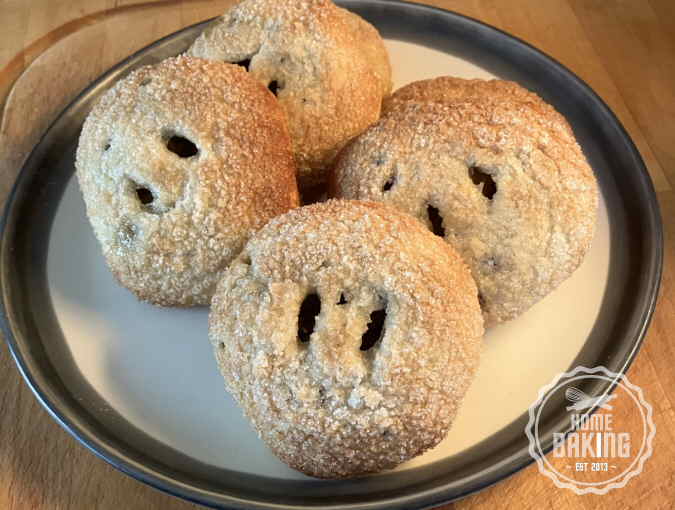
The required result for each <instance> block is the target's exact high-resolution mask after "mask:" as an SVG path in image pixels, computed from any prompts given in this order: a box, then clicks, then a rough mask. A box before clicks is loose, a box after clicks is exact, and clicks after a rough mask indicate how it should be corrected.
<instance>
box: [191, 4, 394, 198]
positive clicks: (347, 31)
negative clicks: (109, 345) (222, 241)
mask: <svg viewBox="0 0 675 510" xmlns="http://www.w3.org/2000/svg"><path fill="white" fill-rule="evenodd" d="M188 53H189V54H191V55H194V56H197V57H202V58H209V59H214V60H220V61H226V62H235V63H239V64H240V65H241V66H243V67H246V68H247V69H248V71H249V72H250V73H251V75H253V76H254V77H255V78H256V79H258V80H259V81H260V82H262V83H263V84H264V85H266V86H269V87H270V89H271V90H273V91H274V92H275V94H276V95H277V97H278V99H279V102H280V103H281V106H282V107H283V109H284V110H285V112H286V114H287V115H288V121H289V127H290V132H291V139H292V140H293V145H294V149H295V154H296V160H297V164H298V176H299V179H300V181H299V182H300V184H301V185H302V186H303V187H311V186H313V185H316V184H318V183H322V182H325V180H326V176H327V168H328V166H329V165H330V163H331V161H332V160H333V157H334V156H335V154H336V153H337V152H338V151H339V150H340V149H341V148H342V146H343V145H344V144H345V143H346V142H347V141H348V140H349V139H350V138H352V137H353V136H355V135H357V134H358V133H360V132H361V131H363V130H364V129H365V128H366V127H368V126H369V125H370V124H371V123H373V122H375V121H376V120H377V119H378V117H379V115H380V106H381V103H382V99H383V97H385V96H387V95H388V94H389V92H390V91H391V69H390V65H389V57H388V56H387V52H386V49H385V47H384V43H383V42H382V39H381V38H380V35H379V34H378V32H377V30H376V29H375V28H374V27H373V26H372V25H370V24H369V23H367V22H366V21H365V20H363V19H362V18H360V17H359V16H357V15H356V14H353V13H351V12H349V11H347V10H345V9H342V8H340V7H337V6H336V5H335V4H333V3H332V2H331V1H330V0H305V1H300V0H243V1H242V2H240V3H238V4H236V5H235V6H233V7H232V8H231V9H230V10H228V11H227V12H226V13H225V14H224V15H223V16H222V17H221V18H220V19H219V20H218V21H216V22H215V23H214V24H213V25H212V26H210V27H209V28H207V29H206V30H205V31H204V32H203V33H202V34H201V35H200V36H199V37H198V38H197V40H196V41H195V42H194V44H193V45H192V47H191V48H190V49H189V50H188Z"/></svg>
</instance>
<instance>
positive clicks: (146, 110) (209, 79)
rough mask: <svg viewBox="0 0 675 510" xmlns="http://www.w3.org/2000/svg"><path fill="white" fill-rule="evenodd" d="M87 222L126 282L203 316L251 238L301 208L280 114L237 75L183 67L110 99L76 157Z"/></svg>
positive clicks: (159, 70) (168, 64) (198, 63)
mask: <svg viewBox="0 0 675 510" xmlns="http://www.w3.org/2000/svg"><path fill="white" fill-rule="evenodd" d="M76 167H77V177H78V180H79V183H80V187H81V189H82V194H83V197H84V201H85V204H86V207H87V215H88V216H89V219H90V221H91V224H92V226H93V228H94V233H95V234H96V237H97V238H98V241H99V243H100V245H101V248H102V250H103V254H104V256H105V259H106V261H107V263H108V265H109V267H110V269H111V271H112V272H113V273H114V275H115V277H116V278H117V279H118V280H119V282H120V283H121V284H122V285H124V286H125V287H127V288H128V289H129V290H131V291H132V292H134V293H135V294H136V295H137V296H138V297H139V298H140V299H142V300H144V301H149V302H151V303H156V304H160V305H166V306H190V305H205V304H208V303H209V302H210V299H211V296H212V294H213V292H214V289H215V284H216V282H217V281H218V280H219V279H220V278H221V276H222V274H223V272H224V271H225V269H226V268H227V266H228V265H229V263H230V261H231V260H232V259H234V258H235V257H236V256H237V255H238V254H239V252H240V251H241V249H242V247H243V246H244V243H245V242H246V240H247V239H248V237H249V236H250V235H251V233H252V232H254V231H255V230H257V229H258V228H260V227H262V226H263V225H264V224H265V223H266V222H267V221H268V220H269V219H270V218H272V217H274V216H276V215H278V214H281V213H283V212H285V211H287V210H288V209H290V208H292V207H295V206H297V205H298V192H297V187H296V183H295V168H294V163H293V154H292V150H291V142H290V138H289V134H288V130H287V127H286V121H285V118H284V113H283V111H282V110H281V108H280V107H279V104H278V102H277V101H276V100H275V99H274V96H273V95H272V94H271V93H270V92H269V91H268V90H267V89H266V88H265V87H264V86H262V85H261V84H260V83H259V82H257V81H256V80H254V79H253V78H251V77H250V75H248V74H247V73H246V72H245V71H244V70H243V69H242V68H241V67H239V66H235V65H231V64H226V63H223V62H212V61H207V60H201V59H196V58H192V57H178V58H171V59H168V60H165V61H164V62H162V63H160V64H158V65H155V66H147V67H142V68H140V69H138V70H136V71H135V72H133V73H132V74H131V75H129V76H128V77H126V78H124V79H122V80H120V81H119V82H118V83H117V84H116V85H115V86H114V87H112V88H111V89H110V90H109V91H108V92H106V93H105V94H104V95H103V96H102V98H101V100H100V101H99V102H98V103H97V104H96V105H95V106H94V108H93V109H92V111H91V113H90V114H89V116H88V117H87V120H86V121H85V123H84V127H83V129H82V134H81V136H80V141H79V145H78V148H77V161H76Z"/></svg>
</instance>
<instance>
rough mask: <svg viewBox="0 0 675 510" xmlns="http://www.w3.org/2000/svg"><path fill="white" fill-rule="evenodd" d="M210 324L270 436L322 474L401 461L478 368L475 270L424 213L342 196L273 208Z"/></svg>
mask: <svg viewBox="0 0 675 510" xmlns="http://www.w3.org/2000/svg"><path fill="white" fill-rule="evenodd" d="M209 326H210V327H209V335H210V338H211V342H212V344H213V347H214V350H215V354H216V357H217V361H218V366H219V368H220V371H221V373H222V374H223V376H224V378H225V381H226V386H227V388H228V389H229V391H230V392H231V393H232V395H233V396H234V398H235V399H236V400H237V401H238V402H239V404H240V405H241V407H242V408H243V410H244V412H245V414H246V416H248V418H249V419H250V420H251V422H252V424H253V426H254V427H255V429H256V430H257V431H258V433H259V434H260V436H261V437H262V439H263V440H264V441H265V442H266V443H267V445H268V446H269V447H270V448H271V449H272V450H273V451H274V453H275V454H276V455H277V456H278V457H279V458H281V459H282V460H283V461H284V462H286V463H287V464H288V465H290V466H291V467H293V468H295V469H298V470H300V471H302V472H304V473H306V474H308V475H311V476H315V477H321V478H345V477H353V476H358V475H363V474H367V473H373V472H376V471H380V470H383V469H388V468H392V467H394V466H396V465H397V464H399V463H401V462H404V461H406V460H408V459H410V458H412V457H414V456H416V455H419V454H420V453H422V452H424V451H425V450H427V449H429V448H432V447H433V446H435V445H436V444H438V442H439V441H441V440H442V439H443V438H444V437H445V435H446V433H447V431H448V428H449V427H450V424H451V423H452V421H453V418H454V417H455V414H456V412H457V409H458V407H459V405H460V403H461V401H462V399H463V397H464V394H465V392H466V390H467V388H468V386H469V384H470V382H471V380H472V378H473V376H474V372H475V370H476V367H477V364H478V360H479V352H480V347H481V336H482V334H483V320H482V317H481V312H480V306H479V304H478V297H477V290H476V286H475V283H474V282H473V279H472V278H471V275H470V273H469V269H468V268H467V267H466V265H465V264H464V262H462V260H461V259H460V257H459V255H458V254H457V253H456V252H455V251H454V249H452V248H451V247H450V246H449V245H447V244H446V243H444V242H443V241H442V240H440V239H438V238H437V237H436V236H434V235H433V234H431V233H430V232H428V231H427V230H426V229H425V228H424V227H423V226H422V225H421V224H420V223H419V222H418V221H417V220H415V219H414V218H411V217H409V216H407V215H404V214H402V213H400V212H398V211H396V210H395V209H392V208H390V207H388V206H385V205H382V204H376V203H368V202H356V201H336V200H331V201H328V202H325V203H321V204H315V205H312V206H308V207H303V208H300V209H295V210H293V211H290V212H288V213H286V214H284V215H283V216H280V217H278V218H275V219H273V220H272V221H270V222H269V223H268V224H267V225H266V226H265V227H263V228H262V229H261V230H260V231H259V232H258V233H256V234H255V235H254V236H253V237H252V238H251V239H250V240H249V242H248V243H247V245H246V247H245V249H244V250H243V252H242V254H241V255H240V257H239V258H238V259H237V260H236V261H234V262H233V263H232V265H231V266H230V268H229V269H228V271H227V272H226V273H225V276H224V278H223V279H222V281H221V282H220V283H219V285H218V289H217V291H216V294H215V295H214V298H213V303H212V309H211V315H210V317H209Z"/></svg>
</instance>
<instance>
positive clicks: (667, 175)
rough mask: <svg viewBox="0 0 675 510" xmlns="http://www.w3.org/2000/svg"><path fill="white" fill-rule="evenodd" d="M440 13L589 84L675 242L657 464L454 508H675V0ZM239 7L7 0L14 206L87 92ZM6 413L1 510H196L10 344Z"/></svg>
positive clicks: (656, 399)
mask: <svg viewBox="0 0 675 510" xmlns="http://www.w3.org/2000/svg"><path fill="white" fill-rule="evenodd" d="M428 3H431V4H433V5H436V6H439V7H443V8H447V9H451V10H454V11H457V12H460V13H462V14H466V15H468V16H471V17H474V18H477V19H480V20H482V21H484V22H487V23H489V24H491V25H494V26H496V27H498V28H500V29H502V30H505V31H507V32H509V33H511V34H514V35H516V36H518V37H520V38H522V39H524V40H526V41H528V42H529V43H531V44H533V45H534V46H536V47H538V48H540V49H541V50H543V51H545V52H546V53H548V54H549V55H552V56H553V57H554V58H556V59H557V60H559V61H560V62H562V63H563V64H564V65H566V66H567V67H569V68H570V69H572V70H573V71H574V72H575V73H577V74H578V75H579V76H581V78H582V79H584V80H585V81H586V82H587V83H589V84H590V85H591V87H593V89H595V91H596V92H597V93H598V94H600V96H602V98H603V99H604V100H605V101H606V102H607V103H608V104H609V105H610V107H611V108H612V109H613V110H614V112H615V113H616V114H617V115H618V117H619V118H620V120H621V121H622V122H623V125H624V126H625V127H626V129H627V130H628V131H629V133H630V135H631V136H632V137H633V140H634V141H635V143H636V144H637V146H638V148H639V150H640V152H641V153H642V157H643V158H644V160H645V162H646V164H647V167H648V169H649V172H650V174H651V176H652V179H653V181H654V185H655V187H656V190H657V193H658V198H659V203H660V205H661V213H662V216H663V222H664V228H665V239H666V247H665V267H664V274H663V282H662V286H661V292H660V298H659V302H658V305H657V308H656V313H655V315H654V318H653V321H652V324H651V327H650V328H649V332H648V334H647V338H646V340H645V343H644V345H643V347H642V350H641V351H640V353H639V355H638V356H637V359H636V360H635V362H634V363H633V365H632V367H631V368H630V370H629V372H628V375H629V378H630V379H631V381H632V382H634V383H636V384H638V385H640V386H641V387H642V388H643V389H644V391H645V395H646V398H647V399H648V400H649V401H650V402H651V403H652V405H653V406H654V420H655V422H656V425H657V434H656V439H655V443H654V454H653V457H652V458H651V459H650V460H649V461H647V463H646V465H645V469H644V472H643V473H642V474H641V475H640V476H638V477H637V478H634V479H633V480H631V481H630V482H629V484H628V486H626V487H625V488H623V489H618V490H614V491H612V492H610V493H609V494H607V495H604V496H595V495H587V496H577V495H575V494H573V493H572V492H571V491H569V490H561V489H557V488H555V486H554V485H553V484H552V482H551V481H550V480H549V479H548V478H546V477H544V476H542V475H540V474H539V473H538V471H537V468H536V467H535V466H534V465H532V466H530V467H529V468H527V469H525V470H523V471H522V472H520V473H518V474H516V475H514V476H512V477H511V478H509V479H508V480H506V481H504V482H502V483H500V484H498V485H497V486H495V487H492V488H490V489H488V490H485V491H483V492H481V493H479V494H477V495H474V496H471V497H468V498H466V499H464V500H462V501H460V502H457V503H455V504H452V505H448V506H447V507H444V508H455V507H457V508H462V509H463V508H480V509H483V508H486V509H487V508H513V509H516V508H518V509H521V508H533V509H535V508H536V509H539V508H563V509H569V508H589V509H590V508H637V507H640V508H674V505H675V503H674V501H675V446H674V445H675V411H674V404H675V396H674V394H673V392H671V391H670V390H671V389H672V388H675V369H674V367H675V346H674V345H673V343H672V339H673V338H675V337H674V336H673V329H671V328H673V326H675V265H674V262H675V192H674V191H673V187H674V186H675V1H673V0H649V1H647V0H429V2H428ZM229 4H230V1H228V0H224V1H219V0H214V1H204V0H163V1H162V0H159V1H156V2H143V3H138V2H134V1H131V0H87V1H85V0H32V1H29V2H26V1H24V0H0V20H1V22H2V31H0V105H3V104H4V105H5V106H6V108H5V115H4V119H3V123H2V125H0V181H1V185H0V192H1V193H3V198H4V193H5V192H6V189H7V186H8V183H9V182H11V180H12V178H13V175H14V174H15V172H16V169H17V168H18V167H19V165H20V163H21V161H22V159H23V157H24V156H25V154H26V151H27V150H29V149H30V147H31V146H32V145H33V144H34V143H35V141H36V140H37V138H38V137H39V135H40V133H41V132H42V131H44V129H45V127H46V126H47V125H48V124H49V122H50V120H51V119H52V118H53V116H54V115H55V114H56V113H57V112H58V111H59V110H60V109H61V108H62V107H63V106H64V105H65V104H66V103H67V102H68V100H69V99H70V98H72V96H73V94H74V93H75V92H77V91H78V90H79V89H81V88H82V87H84V86H85V85H86V84H87V83H88V82H89V81H91V80H92V79H93V78H95V77H96V76H97V75H99V74H100V73H101V72H102V71H104V70H105V69H106V68H108V67H109V66H110V65H112V64H114V63H115V62H117V61H119V60H121V59H122V58H123V57H124V56H126V55H128V54H130V53H131V52H132V51H134V50H136V49H139V48H141V47H143V46H145V45H146V44H148V43H149V42H151V41H153V40H155V39H157V38H159V37H161V36H163V35H166V34H168V33H171V32H174V31H175V30H177V29H179V28H181V27H183V26H186V25H189V24H192V23H194V22H197V21H199V20H202V19H206V18H209V17H212V16H215V15H217V14H219V13H221V12H222V11H223V10H224V9H225V7H226V6H227V5H229ZM120 34H123V36H122V37H120ZM92 40H93V41H95V42H94V43H92ZM84 41H86V44H85V43H84ZM15 84H16V85H17V86H16V87H15V88H12V87H13V86H14V85H15ZM0 404H1V407H0V409H1V412H0V445H1V446H0V508H1V509H7V510H19V509H21V510H27V509H31V510H43V509H44V510H47V509H49V510H55V509H94V508H97V509H118V508H121V509H155V508H156V509H160V508H161V509H187V508H196V505H193V504H191V503H187V502H184V501H181V500H179V499H176V498H173V497H171V496H168V495H165V494H163V493H160V492H158V491H156V490H154V489H152V488H150V487H148V486H145V485H143V484H141V483H139V482H137V481H135V480H133V479H132V478H130V477H128V476H125V475H123V474H121V473H120V472H118V471H116V470H115V469H113V468H112V467H110V466H109V465H108V464H106V463H105V462H103V461H102V460H100V459H98V458H96V457H95V456H94V455H92V454H91V453H90V452H88V451H87V450H86V449H85V448H84V447H82V446H80V445H79V444H78V443H77V442H76V441H75V440H74V439H73V438H71V437H70V436H69V435H68V434H67V433H66V432H65V431H63V430H62V429H61V428H60V427H59V426H58V425H57V424H56V423H55V422H54V421H53V420H52V419H51V418H50V417H49V416H48V414H47V413H46V412H45V411H44V410H43V409H42V407H40V405H39V404H38V402H37V400H36V399H35V398H34V397H33V395H32V394H31V392H30V390H29V389H28V388H27V386H26V384H25V383H24V382H23V380H22V379H21V377H20V375H19V373H18V371H17V369H16V367H15V365H14V363H13V362H12V360H11V357H10V355H9V353H8V351H7V348H6V346H5V345H4V343H2V347H0Z"/></svg>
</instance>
